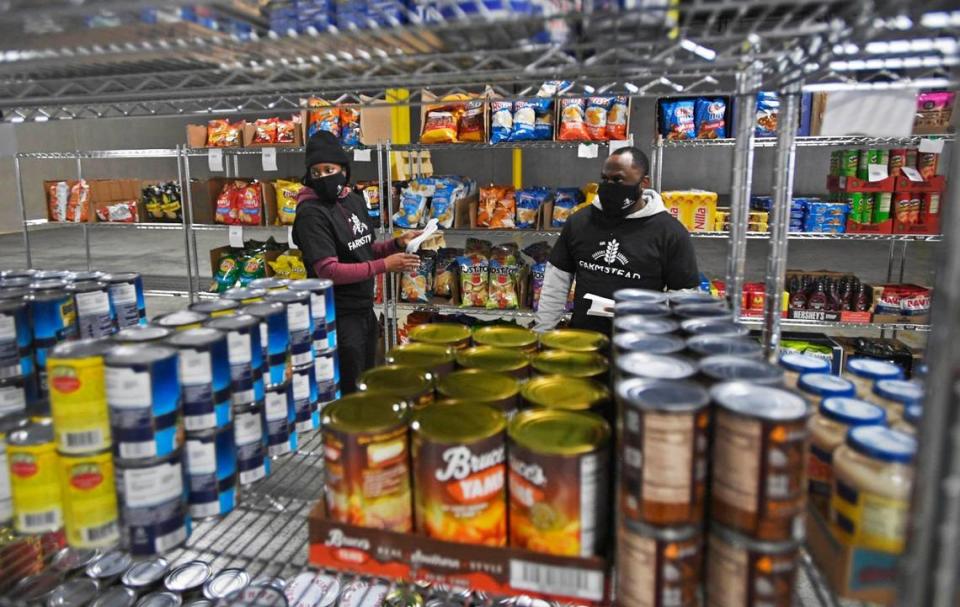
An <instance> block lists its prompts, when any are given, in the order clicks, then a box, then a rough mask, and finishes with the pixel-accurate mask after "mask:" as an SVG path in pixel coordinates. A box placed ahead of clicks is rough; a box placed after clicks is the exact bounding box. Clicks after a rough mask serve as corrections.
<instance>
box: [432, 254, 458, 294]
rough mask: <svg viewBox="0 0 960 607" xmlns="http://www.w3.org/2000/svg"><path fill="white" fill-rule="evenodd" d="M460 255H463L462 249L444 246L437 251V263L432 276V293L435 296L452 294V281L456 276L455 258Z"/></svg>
mask: <svg viewBox="0 0 960 607" xmlns="http://www.w3.org/2000/svg"><path fill="white" fill-rule="evenodd" d="M461 255H463V249H455V248H446V247H444V248H441V249H440V250H439V251H437V263H436V266H435V268H434V278H433V294H434V295H435V296H437V297H452V296H453V281H454V280H456V278H457V258H458V257H460V256H461Z"/></svg>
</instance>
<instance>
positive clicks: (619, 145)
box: [609, 134, 633, 154]
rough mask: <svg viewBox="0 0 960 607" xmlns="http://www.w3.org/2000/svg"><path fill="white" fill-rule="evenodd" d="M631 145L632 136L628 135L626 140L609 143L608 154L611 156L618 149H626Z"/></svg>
mask: <svg viewBox="0 0 960 607" xmlns="http://www.w3.org/2000/svg"><path fill="white" fill-rule="evenodd" d="M632 145H633V134H630V136H628V137H627V138H626V139H623V140H614V141H611V142H610V150H609V152H610V154H613V153H614V152H616V151H617V150H619V149H620V148H626V147H630V146H632Z"/></svg>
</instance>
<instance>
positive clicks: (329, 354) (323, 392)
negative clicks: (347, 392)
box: [289, 278, 340, 407]
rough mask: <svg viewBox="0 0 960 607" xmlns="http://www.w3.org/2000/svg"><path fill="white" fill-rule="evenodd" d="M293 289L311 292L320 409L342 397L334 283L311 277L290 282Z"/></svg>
mask: <svg viewBox="0 0 960 607" xmlns="http://www.w3.org/2000/svg"><path fill="white" fill-rule="evenodd" d="M289 288H290V290H292V291H296V290H304V291H309V292H310V312H311V314H312V315H313V348H314V352H315V355H316V361H315V364H314V376H315V380H316V383H317V398H318V400H319V402H320V403H321V405H320V406H321V407H322V406H323V405H325V404H327V403H330V402H332V401H335V400H336V399H338V398H340V363H339V359H338V357H337V312H336V306H335V304H334V300H333V281H331V280H326V279H320V278H308V279H306V280H295V281H293V282H292V283H290V287H289Z"/></svg>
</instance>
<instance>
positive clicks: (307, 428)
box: [296, 418, 316, 434]
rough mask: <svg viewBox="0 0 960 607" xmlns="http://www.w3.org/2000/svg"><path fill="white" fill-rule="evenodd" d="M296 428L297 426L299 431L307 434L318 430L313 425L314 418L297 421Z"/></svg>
mask: <svg viewBox="0 0 960 607" xmlns="http://www.w3.org/2000/svg"><path fill="white" fill-rule="evenodd" d="M296 428H297V432H299V433H300V434H306V433H307V432H312V431H313V430H316V428H314V427H313V419H312V418H311V419H308V420H306V421H302V422H297V423H296Z"/></svg>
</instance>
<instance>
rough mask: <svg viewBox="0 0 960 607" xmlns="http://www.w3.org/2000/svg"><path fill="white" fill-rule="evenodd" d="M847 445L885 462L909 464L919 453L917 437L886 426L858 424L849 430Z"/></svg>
mask: <svg viewBox="0 0 960 607" xmlns="http://www.w3.org/2000/svg"><path fill="white" fill-rule="evenodd" d="M847 446H848V447H850V448H851V449H853V450H854V451H857V452H859V453H862V454H863V455H866V456H867V457H872V458H874V459H878V460H880V461H883V462H893V463H898V464H909V463H910V462H912V461H913V458H914V456H915V455H916V454H917V439H916V438H914V437H912V436H910V435H909V434H907V433H906V432H900V431H899V430H893V429H891V428H887V427H886V426H880V425H874V426H858V427H856V428H850V431H849V432H847Z"/></svg>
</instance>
